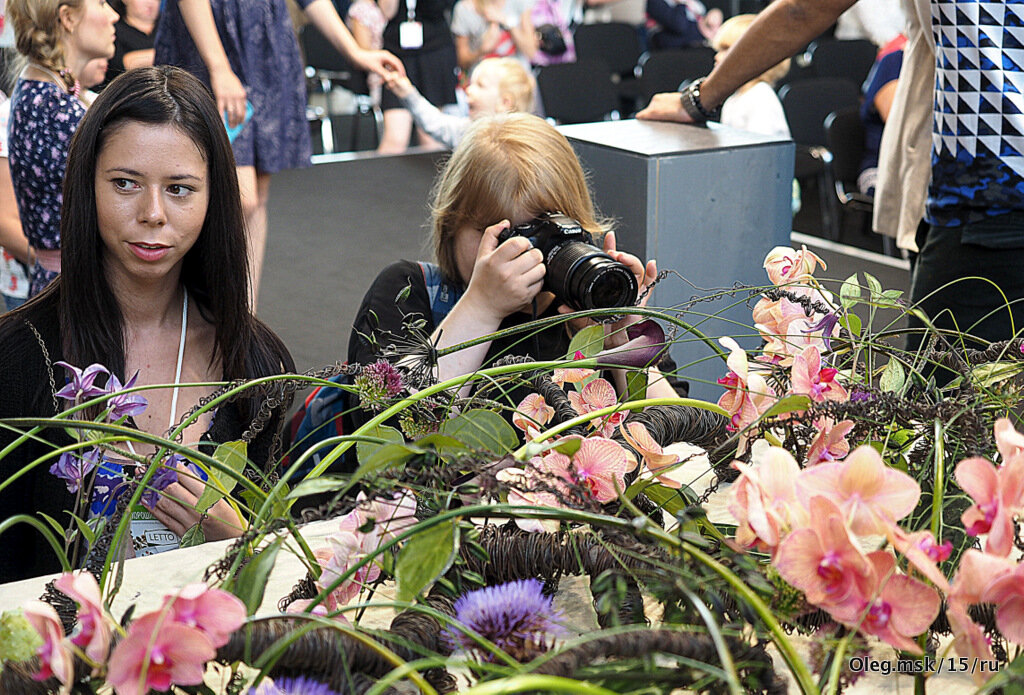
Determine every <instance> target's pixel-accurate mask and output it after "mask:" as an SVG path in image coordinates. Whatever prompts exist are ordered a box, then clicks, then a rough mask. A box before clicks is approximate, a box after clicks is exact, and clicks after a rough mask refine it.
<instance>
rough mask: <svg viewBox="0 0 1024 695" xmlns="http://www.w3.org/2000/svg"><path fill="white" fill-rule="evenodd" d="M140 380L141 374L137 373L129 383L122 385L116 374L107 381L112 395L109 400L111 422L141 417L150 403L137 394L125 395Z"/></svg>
mask: <svg viewBox="0 0 1024 695" xmlns="http://www.w3.org/2000/svg"><path fill="white" fill-rule="evenodd" d="M138 378H139V373H138V372H135V374H134V375H133V376H132V378H131V379H129V380H128V383H127V384H124V385H122V384H121V380H120V379H118V378H117V375H116V374H111V375H110V379H108V380H107V392H108V393H109V394H110V398H108V399H107V407H108V408H110V414H109V415H108V418H109V419H110V420H111V421H114V420H120V419H121V418H123V417H126V416H132V417H134V416H136V415H141V414H142V412H143V411H144V410H145V409H146V406H148V405H149V401H147V400H146V399H145V398H144V397H142V396H140V395H139V394H137V393H123V391H127V390H128V389H130V388H132V387H133V386H135V381H136V380H137V379H138Z"/></svg>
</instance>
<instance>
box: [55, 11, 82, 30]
mask: <svg viewBox="0 0 1024 695" xmlns="http://www.w3.org/2000/svg"><path fill="white" fill-rule="evenodd" d="M78 15H79V11H78V10H76V9H75V8H73V7H71V6H70V5H61V6H60V8H59V9H58V10H57V21H59V22H60V26H61V28H62V29H63V30H64V31H66V32H67V33H68V34H74V33H75V27H77V26H78V19H79V17H78Z"/></svg>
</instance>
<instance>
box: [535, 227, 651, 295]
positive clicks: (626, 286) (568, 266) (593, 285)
mask: <svg viewBox="0 0 1024 695" xmlns="http://www.w3.org/2000/svg"><path fill="white" fill-rule="evenodd" d="M547 281H548V284H549V286H550V289H551V291H553V292H554V293H555V295H556V296H558V298H559V299H561V300H562V301H564V302H565V303H566V304H568V305H569V306H570V307H572V308H573V309H577V310H579V309H613V308H617V307H625V306H631V305H632V304H633V302H634V301H635V300H636V293H637V285H636V278H635V277H634V276H633V273H631V272H630V271H629V268H627V267H626V266H624V265H622V264H621V263H619V262H618V261H616V260H614V259H613V258H612V257H611V256H609V255H608V254H606V253H604V252H603V251H601V250H600V249H598V248H597V247H596V246H591V245H590V244H587V243H584V242H581V241H570V242H568V243H565V244H562V245H561V246H559V247H557V248H556V249H555V250H554V251H553V252H552V253H550V254H549V256H548V260H547Z"/></svg>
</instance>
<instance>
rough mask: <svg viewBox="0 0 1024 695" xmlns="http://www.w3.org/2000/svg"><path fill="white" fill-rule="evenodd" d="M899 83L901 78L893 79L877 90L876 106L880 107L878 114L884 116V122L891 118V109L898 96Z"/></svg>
mask: <svg viewBox="0 0 1024 695" xmlns="http://www.w3.org/2000/svg"><path fill="white" fill-rule="evenodd" d="M897 84H899V80H892V81H891V82H886V83H885V84H884V85H882V88H881V89H879V90H878V91H877V92H875V108H876V109H878V115H879V116H881V117H882V122H883V123H884V122H886V121H888V120H889V111H890V110H891V109H892V101H893V99H894V98H895V97H896V85H897Z"/></svg>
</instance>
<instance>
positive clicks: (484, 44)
mask: <svg viewBox="0 0 1024 695" xmlns="http://www.w3.org/2000/svg"><path fill="white" fill-rule="evenodd" d="M532 12H533V2H532V1H531V0H459V1H458V2H456V3H455V8H454V9H453V10H452V34H453V35H454V36H455V53H456V55H457V56H458V59H459V67H460V68H462V70H463V72H469V71H470V70H472V69H473V67H474V66H475V65H476V64H477V63H479V62H480V61H481V60H483V59H484V58H516V59H518V60H519V61H520V62H521V63H522V64H523V65H524V66H527V67H528V66H529V65H530V63H531V62H532V61H533V59H534V57H535V56H536V54H537V48H538V39H537V32H536V30H535V29H534V26H533V19H532V18H531V14H532Z"/></svg>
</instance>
